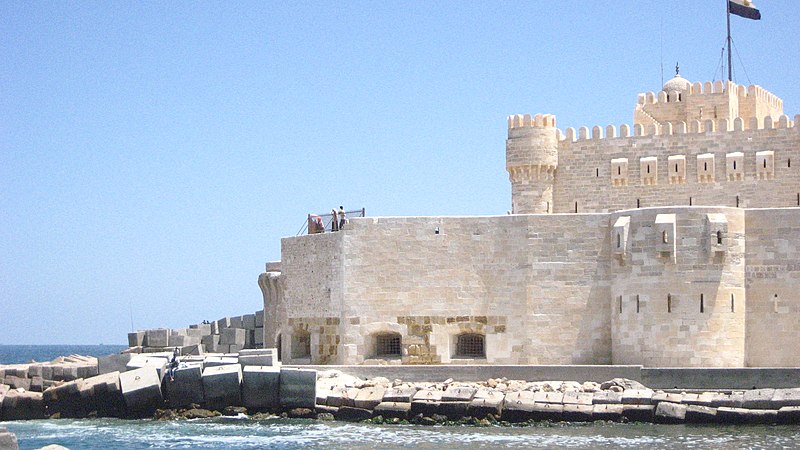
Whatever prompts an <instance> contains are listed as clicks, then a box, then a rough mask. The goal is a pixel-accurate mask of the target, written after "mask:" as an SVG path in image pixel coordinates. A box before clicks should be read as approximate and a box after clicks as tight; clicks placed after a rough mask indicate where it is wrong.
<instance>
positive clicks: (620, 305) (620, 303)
mask: <svg viewBox="0 0 800 450" xmlns="http://www.w3.org/2000/svg"><path fill="white" fill-rule="evenodd" d="M617 304H618V305H619V313H620V314H622V296H621V295H620V296H619V297H617Z"/></svg>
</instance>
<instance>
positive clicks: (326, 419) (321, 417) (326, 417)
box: [317, 413, 336, 422]
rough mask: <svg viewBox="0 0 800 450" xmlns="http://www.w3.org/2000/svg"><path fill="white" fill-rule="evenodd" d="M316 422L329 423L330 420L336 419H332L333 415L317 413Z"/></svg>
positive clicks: (334, 418)
mask: <svg viewBox="0 0 800 450" xmlns="http://www.w3.org/2000/svg"><path fill="white" fill-rule="evenodd" d="M317 420H321V421H324V422H329V421H331V420H336V417H334V415H333V414H331V413H319V414H317Z"/></svg>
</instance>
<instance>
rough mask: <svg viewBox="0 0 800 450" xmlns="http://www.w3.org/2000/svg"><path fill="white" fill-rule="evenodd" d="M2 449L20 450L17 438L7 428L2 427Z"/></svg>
mask: <svg viewBox="0 0 800 450" xmlns="http://www.w3.org/2000/svg"><path fill="white" fill-rule="evenodd" d="M0 448H2V449H3V450H19V442H17V436H16V435H15V434H14V433H11V432H9V431H8V429H6V428H5V427H0Z"/></svg>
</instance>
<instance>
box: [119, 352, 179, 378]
mask: <svg viewBox="0 0 800 450" xmlns="http://www.w3.org/2000/svg"><path fill="white" fill-rule="evenodd" d="M168 363H169V359H168V358H167V357H166V356H151V355H134V356H132V357H131V360H130V361H128V364H126V365H125V367H126V368H127V369H128V370H136V369H141V368H143V367H152V368H154V369H155V370H156V373H157V374H158V378H159V379H162V378H164V374H165V373H166V367H167V364H168Z"/></svg>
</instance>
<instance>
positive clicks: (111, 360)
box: [97, 353, 133, 375]
mask: <svg viewBox="0 0 800 450" xmlns="http://www.w3.org/2000/svg"><path fill="white" fill-rule="evenodd" d="M132 356H133V355H131V354H130V353H119V354H114V355H107V356H101V357H99V358H97V374H98V375H102V374H105V373H111V372H124V371H126V370H128V363H129V362H131V357H132Z"/></svg>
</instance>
